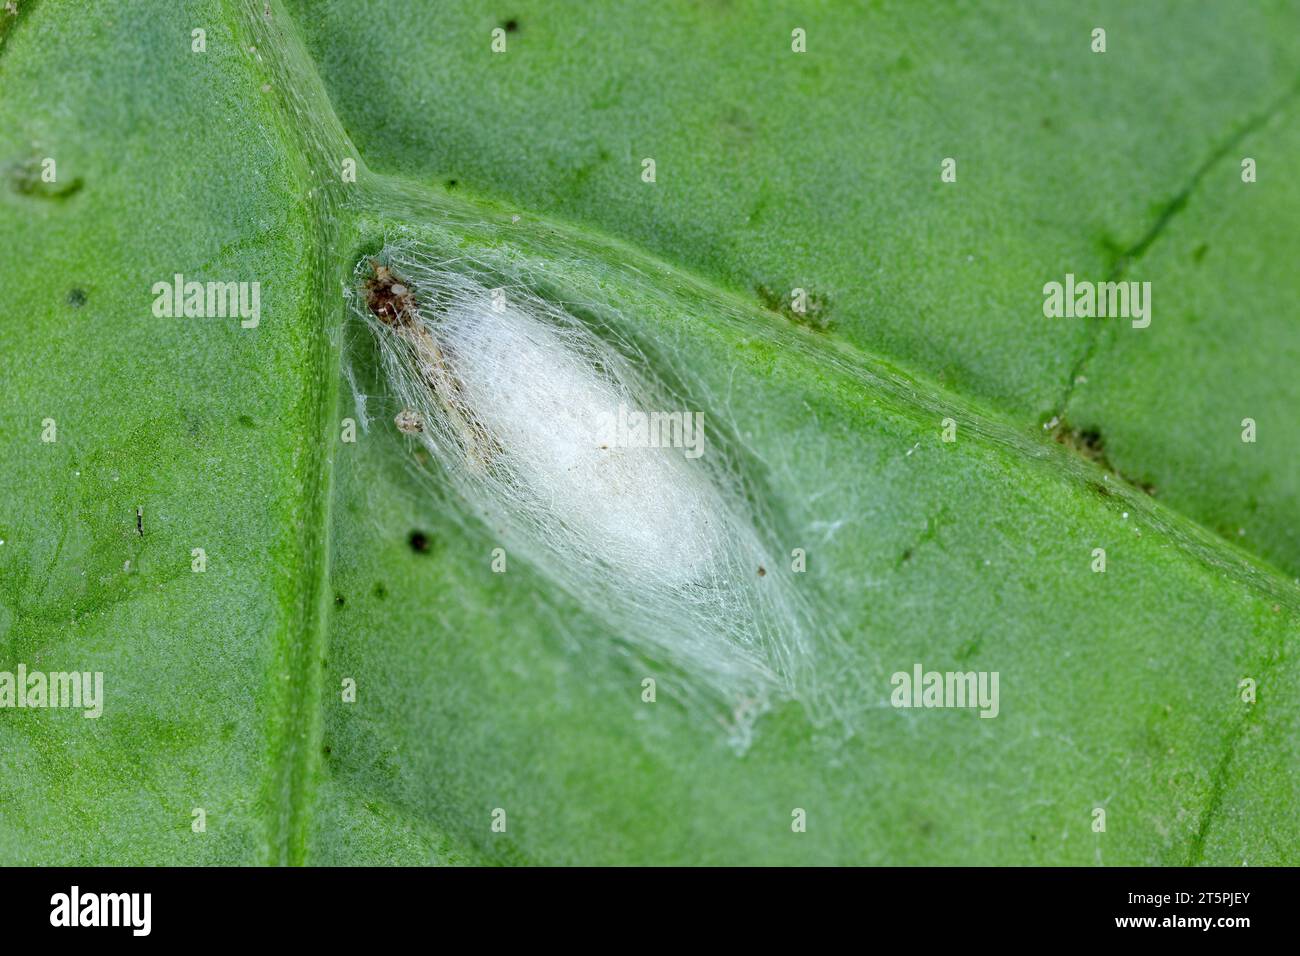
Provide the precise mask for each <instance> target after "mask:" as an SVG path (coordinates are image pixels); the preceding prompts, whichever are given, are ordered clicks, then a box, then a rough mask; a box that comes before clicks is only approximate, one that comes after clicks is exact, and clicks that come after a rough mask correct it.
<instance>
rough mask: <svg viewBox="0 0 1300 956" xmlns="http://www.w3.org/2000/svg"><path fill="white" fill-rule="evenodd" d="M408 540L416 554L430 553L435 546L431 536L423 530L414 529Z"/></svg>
mask: <svg viewBox="0 0 1300 956" xmlns="http://www.w3.org/2000/svg"><path fill="white" fill-rule="evenodd" d="M406 541H407V543H408V544H410V546H411V550H412V551H414V552H415V553H416V554H428V553H429V551H430V550H432V547H433V546H432V544H430V542H429V536H428V535H427V534H425V533H424V532H423V531H412V532H411V533H410V535H409V536H408V537H407V539H406Z"/></svg>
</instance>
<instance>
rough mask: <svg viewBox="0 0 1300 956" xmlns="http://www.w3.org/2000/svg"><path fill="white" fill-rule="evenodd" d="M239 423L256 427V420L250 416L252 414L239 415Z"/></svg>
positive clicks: (247, 426)
mask: <svg viewBox="0 0 1300 956" xmlns="http://www.w3.org/2000/svg"><path fill="white" fill-rule="evenodd" d="M239 424H241V425H243V426H244V427H245V428H256V427H257V422H255V421H253V416H252V415H240V416H239Z"/></svg>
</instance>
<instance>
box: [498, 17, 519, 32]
mask: <svg viewBox="0 0 1300 956" xmlns="http://www.w3.org/2000/svg"><path fill="white" fill-rule="evenodd" d="M501 26H503V27H504V28H505V31H506V33H514V32H516V31H517V30H518V29H519V21H518V20H516V19H515V18H514V17H511V18H510V19H509V20H507V21H506V22H505V23H503V24H501Z"/></svg>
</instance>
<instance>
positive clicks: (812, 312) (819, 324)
mask: <svg viewBox="0 0 1300 956" xmlns="http://www.w3.org/2000/svg"><path fill="white" fill-rule="evenodd" d="M796 288H803V287H801V286H797V285H792V286H791V287H790V290H789V291H787V292H786V293H784V294H782V293H779V292H775V291H773V290H772V287H771V286H768V285H765V284H764V283H761V282H760V283H759V284H758V285H756V286H754V292H755V294H756V295H757V296H758V298H759V301H760V302H762V303H763V308H765V309H767V310H768V311H769V312H776V313H777V314H778V315H781V316H784V317H785V318H786V319H788V320H789V321H791V322H793V323H795V324H796V325H802V326H804V327H805V328H809V329H812V330H813V331H814V332H827V331H829V330H830V327H831V319H830V301H829V300H828V299H827V297H826V296H824V295H822V294H821V293H820V292H817V291H815V290H813V289H807V288H805V289H804V301H803V311H799V310H798V309H796V308H795V298H794V295H793V292H794V290H795V289H796Z"/></svg>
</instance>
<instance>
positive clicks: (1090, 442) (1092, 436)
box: [1052, 421, 1156, 497]
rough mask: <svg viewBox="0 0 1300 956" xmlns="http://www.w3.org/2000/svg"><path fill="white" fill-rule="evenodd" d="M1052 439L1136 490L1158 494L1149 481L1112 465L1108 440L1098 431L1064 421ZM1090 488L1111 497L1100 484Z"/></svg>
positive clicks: (1092, 485) (1090, 485)
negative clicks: (1107, 445) (1107, 453)
mask: <svg viewBox="0 0 1300 956" xmlns="http://www.w3.org/2000/svg"><path fill="white" fill-rule="evenodd" d="M1052 437H1053V438H1055V439H1056V441H1057V442H1058V443H1059V444H1062V445H1064V446H1065V447H1066V448H1069V449H1070V450H1071V451H1073V452H1074V453H1075V454H1077V455H1082V456H1083V457H1084V458H1086V459H1088V460H1089V461H1092V462H1096V463H1097V464H1098V465H1099V466H1101V467H1102V468H1104V469H1106V471H1108V472H1110V473H1111V474H1112V475H1115V476H1116V477H1118V478H1122V479H1124V480H1125V481H1126V482H1128V483H1129V484H1130V485H1133V486H1134V487H1135V488H1140V489H1141V490H1142V491H1144V492H1146V493H1147V494H1148V495H1152V496H1153V497H1154V495H1155V493H1156V487H1155V485H1153V484H1152V483H1151V482H1149V481H1142V480H1140V479H1138V478H1133V477H1131V476H1129V475H1126V474H1124V473H1123V472H1121V471H1119V470H1118V469H1117V468H1116V467H1115V466H1114V465H1112V464H1111V462H1110V459H1109V458H1108V457H1107V456H1106V439H1105V438H1104V437H1103V436H1102V434H1101V432H1100V431H1099V430H1098V429H1096V428H1074V427H1072V426H1071V425H1070V424H1069V423H1068V422H1065V421H1062V422H1060V423H1059V424H1058V425H1057V426H1056V429H1055V430H1054V431H1053V432H1052ZM1089 487H1091V488H1092V490H1093V491H1095V492H1097V493H1098V494H1100V495H1102V496H1103V497H1106V496H1108V495H1110V490H1109V489H1107V488H1106V487H1105V486H1104V485H1102V484H1100V483H1099V482H1095V481H1094V482H1090V483H1089Z"/></svg>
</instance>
